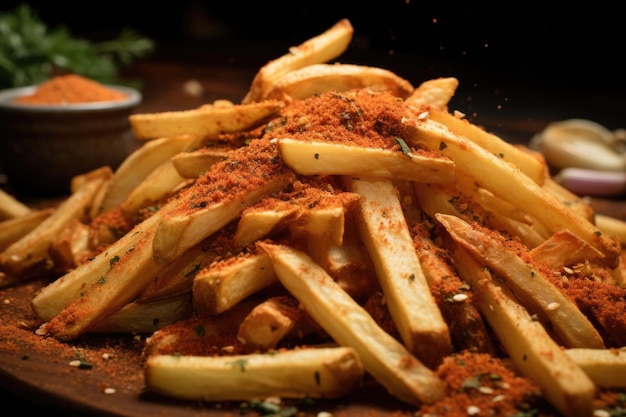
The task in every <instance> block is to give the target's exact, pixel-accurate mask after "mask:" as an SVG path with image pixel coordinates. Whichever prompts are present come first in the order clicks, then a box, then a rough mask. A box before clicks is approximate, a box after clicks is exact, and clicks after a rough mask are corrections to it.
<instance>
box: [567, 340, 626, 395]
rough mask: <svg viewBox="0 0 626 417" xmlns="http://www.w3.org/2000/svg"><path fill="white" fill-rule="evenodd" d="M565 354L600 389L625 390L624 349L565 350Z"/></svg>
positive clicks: (625, 359) (625, 354)
mask: <svg viewBox="0 0 626 417" xmlns="http://www.w3.org/2000/svg"><path fill="white" fill-rule="evenodd" d="M565 353H566V354H567V356H569V357H570V359H572V360H573V361H574V362H575V363H576V364H577V365H578V366H580V367H581V368H582V370H583V371H585V373H586V374H587V375H588V376H589V378H591V380H592V381H593V382H595V383H596V385H598V386H602V387H622V388H626V377H625V376H626V351H624V349H582V348H579V349H565Z"/></svg>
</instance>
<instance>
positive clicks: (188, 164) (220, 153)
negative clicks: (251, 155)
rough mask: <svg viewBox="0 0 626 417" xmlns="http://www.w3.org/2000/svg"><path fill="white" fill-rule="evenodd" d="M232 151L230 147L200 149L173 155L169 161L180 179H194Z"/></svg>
mask: <svg viewBox="0 0 626 417" xmlns="http://www.w3.org/2000/svg"><path fill="white" fill-rule="evenodd" d="M232 150H233V148H232V147H230V148H226V147H221V148H217V147H215V148H214V147H212V148H201V149H198V150H195V151H189V152H181V153H179V154H177V155H174V156H172V158H171V161H172V164H174V167H175V168H176V171H178V174H179V175H180V176H181V177H183V178H188V179H195V178H198V177H199V176H200V175H202V174H203V173H204V172H206V171H207V170H208V169H209V168H210V167H211V165H213V164H214V163H216V162H220V161H223V160H224V159H226V158H227V157H228V154H229V153H230V152H231V151H232Z"/></svg>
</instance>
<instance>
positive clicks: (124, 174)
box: [99, 135, 198, 212]
mask: <svg viewBox="0 0 626 417" xmlns="http://www.w3.org/2000/svg"><path fill="white" fill-rule="evenodd" d="M197 142H198V138H197V137H195V136H192V135H180V136H171V137H163V138H160V139H156V140H153V141H150V142H146V143H145V144H144V145H143V146H141V147H140V148H139V149H137V150H136V151H135V152H133V153H131V154H130V155H129V156H128V157H127V158H126V159H125V160H124V161H123V162H122V164H121V165H120V166H119V167H118V168H117V170H116V171H115V173H114V174H113V178H112V179H111V181H110V183H109V184H108V186H107V189H106V192H105V195H104V196H103V198H102V201H101V205H100V207H99V209H100V212H107V211H109V210H111V209H113V208H114V207H117V206H119V205H120V204H122V202H124V200H126V199H127V198H128V196H129V195H130V193H131V192H132V191H133V190H134V189H135V188H136V187H137V186H138V185H139V184H140V183H141V182H142V181H143V180H144V178H146V176H148V175H149V174H150V173H151V172H152V171H154V170H155V169H156V168H157V167H158V166H160V165H161V164H163V163H164V162H166V161H168V160H169V159H170V158H171V157H172V156H173V155H176V154H177V153H179V152H182V151H184V150H186V149H189V148H191V147H193V146H195V144H197Z"/></svg>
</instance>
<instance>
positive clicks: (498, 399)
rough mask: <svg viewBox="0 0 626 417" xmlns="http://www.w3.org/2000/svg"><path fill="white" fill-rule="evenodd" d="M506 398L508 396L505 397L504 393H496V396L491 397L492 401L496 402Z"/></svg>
mask: <svg viewBox="0 0 626 417" xmlns="http://www.w3.org/2000/svg"><path fill="white" fill-rule="evenodd" d="M505 398H506V397H505V395H504V394H499V395H496V396H495V397H493V398H492V399H491V401H493V402H494V403H497V402H499V401H504V399H505Z"/></svg>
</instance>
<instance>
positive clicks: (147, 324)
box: [89, 293, 193, 334]
mask: <svg viewBox="0 0 626 417" xmlns="http://www.w3.org/2000/svg"><path fill="white" fill-rule="evenodd" d="M192 314H193V305H192V303H191V294H189V293H186V294H178V295H175V296H172V297H169V298H162V299H160V300H153V301H149V302H137V301H133V302H131V303H128V304H126V305H125V306H124V307H122V308H121V309H120V310H118V311H117V312H115V313H113V314H111V315H110V316H108V317H106V318H105V319H104V320H103V321H101V322H100V323H98V324H96V325H95V326H93V327H92V328H91V329H90V330H89V331H90V332H91V333H129V334H152V333H154V332H155V331H157V330H159V329H161V328H163V327H165V326H167V325H170V324H172V323H176V322H178V321H180V320H184V319H186V318H188V317H190V316H191V315H192Z"/></svg>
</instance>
